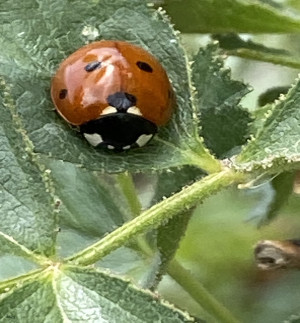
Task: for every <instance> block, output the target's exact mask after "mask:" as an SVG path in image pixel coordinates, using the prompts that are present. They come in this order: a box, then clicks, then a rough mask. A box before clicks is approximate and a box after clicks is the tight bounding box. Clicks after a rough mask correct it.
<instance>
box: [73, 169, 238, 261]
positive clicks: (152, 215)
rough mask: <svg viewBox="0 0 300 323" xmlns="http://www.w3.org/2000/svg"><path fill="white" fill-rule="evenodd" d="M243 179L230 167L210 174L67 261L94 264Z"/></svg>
mask: <svg viewBox="0 0 300 323" xmlns="http://www.w3.org/2000/svg"><path fill="white" fill-rule="evenodd" d="M243 179H244V175H242V174H241V173H237V172H234V171H232V170H230V169H225V170H223V171H222V172H220V173H216V174H212V175H209V176H207V177H205V178H204V179H202V180H200V181H198V182H196V183H194V184H192V185H190V186H188V187H186V188H184V189H182V190H181V191H180V192H179V193H177V194H174V195H173V196H171V197H169V198H168V199H166V200H163V201H162V202H160V203H157V204H156V205H154V206H152V207H151V208H150V209H148V210H146V211H144V212H142V213H141V215H139V216H138V217H136V218H134V219H132V220H131V221H129V222H127V223H125V224H124V225H123V226H122V227H120V228H118V229H116V230H115V231H113V232H111V233H110V234H108V235H107V236H105V237H104V238H103V239H101V240H100V241H98V242H96V243H95V244H93V245H91V246H89V247H88V248H86V249H84V250H82V251H81V252H79V253H77V254H75V255H73V256H71V257H69V258H68V259H67V261H70V262H73V263H74V264H77V265H91V264H93V263H95V262H96V261H98V260H100V259H102V258H103V257H104V256H106V255H107V254H109V253H110V252H112V251H113V250H115V249H117V248H119V247H121V246H122V245H124V244H125V243H126V242H128V240H129V239H131V238H133V237H135V236H137V235H138V234H140V233H144V232H146V231H148V230H150V229H155V228H157V227H159V226H160V225H161V224H162V223H164V222H166V221H167V220H168V219H170V218H172V217H173V216H175V215H176V214H179V213H181V212H183V211H186V210H188V209H190V208H192V207H193V206H195V205H197V204H198V203H199V202H200V201H202V200H203V199H204V198H206V197H208V196H210V195H211V194H213V193H215V192H217V191H219V190H220V189H222V188H224V187H227V186H229V185H230V184H232V183H234V182H241V181H242V180H243ZM183 214H184V212H183Z"/></svg>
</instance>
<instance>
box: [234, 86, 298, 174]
mask: <svg viewBox="0 0 300 323" xmlns="http://www.w3.org/2000/svg"><path fill="white" fill-rule="evenodd" d="M299 104H300V82H299V80H297V81H296V84H295V85H294V86H293V87H292V89H291V90H290V91H289V92H288V94H287V95H286V97H285V98H283V97H282V98H281V99H280V101H278V102H276V103H275V104H274V106H273V109H272V110H271V111H270V112H269V117H268V118H267V120H266V121H265V123H264V125H263V127H262V128H261V130H260V131H259V132H258V133H257V135H256V137H255V138H253V139H252V140H251V141H250V142H249V143H248V144H247V145H246V146H245V147H244V149H243V151H242V152H241V154H240V156H238V158H237V162H238V167H242V168H244V169H247V170H251V169H253V168H264V169H266V171H268V172H270V173H276V172H278V171H283V170H290V169H297V168H298V167H299V161H300V144H299V138H300V127H299V122H300V121H299V120H300V110H299Z"/></svg>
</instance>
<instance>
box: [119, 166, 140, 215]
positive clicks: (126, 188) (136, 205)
mask: <svg viewBox="0 0 300 323" xmlns="http://www.w3.org/2000/svg"><path fill="white" fill-rule="evenodd" d="M117 180H118V183H119V186H120V188H121V190H122V193H123V194H124V196H125V198H126V200H127V202H128V205H129V207H130V210H131V213H132V214H133V215H134V217H137V216H138V215H139V214H140V213H141V209H142V206H141V203H140V201H139V199H138V195H137V192H136V189H135V186H134V183H133V180H132V176H131V174H129V173H128V172H125V173H120V174H118V175H117Z"/></svg>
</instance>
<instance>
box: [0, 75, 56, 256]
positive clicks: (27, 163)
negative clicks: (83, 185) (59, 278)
mask: <svg viewBox="0 0 300 323" xmlns="http://www.w3.org/2000/svg"><path fill="white" fill-rule="evenodd" d="M15 104H16V103H15V101H14V100H13V99H12V98H11V89H10V87H9V86H7V85H6V84H5V82H4V81H3V80H1V82H0V147H1V152H0V154H1V158H0V223H1V224H0V252H1V253H3V252H14V253H16V254H20V255H25V256H28V257H31V256H32V257H34V255H33V252H34V253H36V254H41V255H47V256H50V255H52V254H53V253H54V243H55V236H56V234H55V231H56V216H55V207H54V201H53V198H52V194H51V193H52V192H51V190H52V188H51V183H50V181H49V179H48V175H47V172H46V169H45V168H44V167H43V165H42V164H41V163H40V160H39V159H38V158H37V157H36V156H35V155H34V154H33V152H32V145H31V142H30V140H29V139H28V137H27V136H26V133H25V131H24V128H23V124H22V122H21V120H20V119H19V117H18V115H17V114H16V111H15V109H16V106H15Z"/></svg>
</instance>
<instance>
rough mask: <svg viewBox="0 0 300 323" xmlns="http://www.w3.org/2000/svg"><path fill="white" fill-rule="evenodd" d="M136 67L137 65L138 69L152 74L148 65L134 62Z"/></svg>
mask: <svg viewBox="0 0 300 323" xmlns="http://www.w3.org/2000/svg"><path fill="white" fill-rule="evenodd" d="M136 65H137V67H138V68H139V69H141V70H142V71H144V72H148V73H152V72H153V69H152V67H151V66H150V65H149V64H148V63H145V62H141V61H138V62H136Z"/></svg>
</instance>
